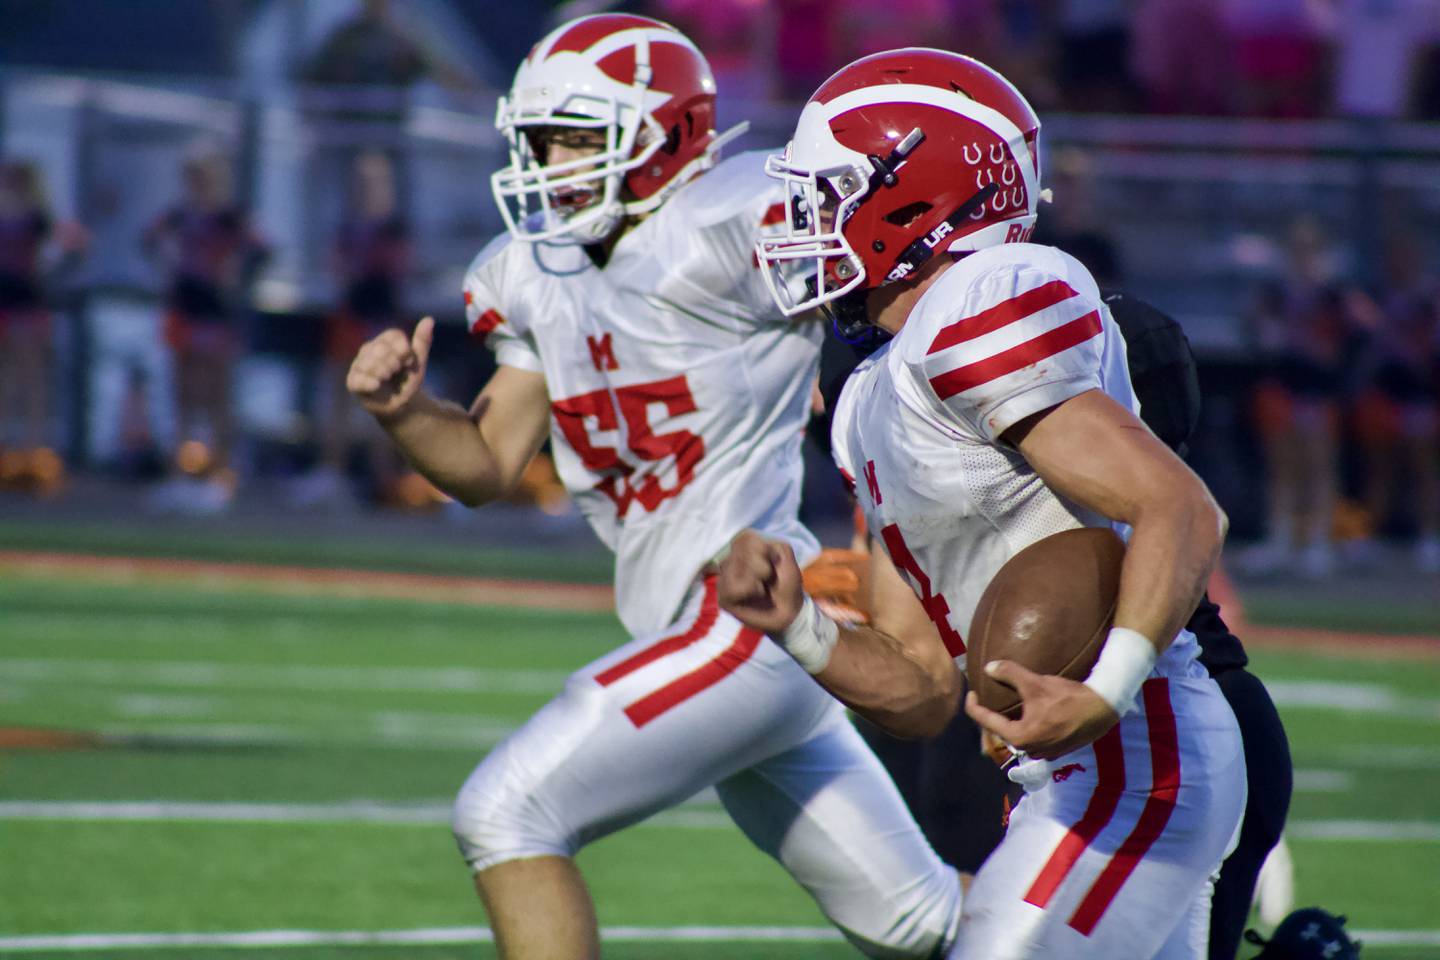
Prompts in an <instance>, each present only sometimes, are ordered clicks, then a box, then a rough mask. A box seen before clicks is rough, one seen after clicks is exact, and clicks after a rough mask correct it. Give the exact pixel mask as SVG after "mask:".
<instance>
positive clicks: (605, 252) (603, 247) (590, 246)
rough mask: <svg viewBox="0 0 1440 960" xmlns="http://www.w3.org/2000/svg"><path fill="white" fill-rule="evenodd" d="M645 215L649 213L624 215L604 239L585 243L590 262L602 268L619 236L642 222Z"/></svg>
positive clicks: (612, 251) (608, 260)
mask: <svg viewBox="0 0 1440 960" xmlns="http://www.w3.org/2000/svg"><path fill="white" fill-rule="evenodd" d="M647 216H649V214H645V213H642V214H639V215H637V216H629V217H626V218H625V219H624V220H622V221H620V226H618V227H616V228H615V230H614V232H612V233H611V234H610V236H608V237H606V238H605V239H604V240H600V241H598V242H596V243H587V244H585V247H584V250H585V255H586V256H587V257H589V258H590V262H591V263H593V264H595V267H596V268H597V269H599V270H604V269H605V265H606V264H607V263H609V262H610V257H611V255H612V254H613V253H614V252H615V245H616V244H617V243H619V242H620V238H621V237H623V236H625V234H627V233H629V232H630V231H631V230H633V229H634V228H635V227H636V226H638V225H639V224H640V223H641V222H643V221H644V219H645V218H646V217H647Z"/></svg>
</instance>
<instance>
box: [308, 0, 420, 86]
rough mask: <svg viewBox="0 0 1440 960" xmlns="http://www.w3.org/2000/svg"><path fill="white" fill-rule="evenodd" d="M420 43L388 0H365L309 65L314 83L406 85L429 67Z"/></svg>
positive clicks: (310, 76) (332, 33) (309, 72)
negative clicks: (394, 15)
mask: <svg viewBox="0 0 1440 960" xmlns="http://www.w3.org/2000/svg"><path fill="white" fill-rule="evenodd" d="M428 66H429V65H428V63H427V61H426V59H425V56H424V54H423V53H422V52H421V50H420V47H419V45H418V44H416V42H415V41H414V40H413V39H411V38H410V36H409V35H408V34H407V33H406V32H405V31H404V30H403V29H401V27H400V25H399V24H398V23H396V22H395V20H394V19H393V18H392V17H391V16H390V4H389V2H388V0H364V2H363V3H361V5H360V12H359V13H358V14H356V15H355V16H354V17H353V18H352V19H350V20H347V21H345V22H344V23H342V24H340V26H338V27H336V28H335V30H334V31H333V32H331V34H330V35H329V36H328V37H326V38H325V41H324V43H322V44H321V46H320V49H319V50H318V51H316V53H315V55H314V56H313V57H311V59H310V62H309V63H308V64H306V67H305V79H306V80H309V81H311V82H312V83H335V84H347V83H358V84H373V85H376V86H392V87H403V86H406V85H408V84H411V83H414V82H415V81H416V80H419V79H420V77H421V76H423V75H424V74H425V72H426V70H427V69H428Z"/></svg>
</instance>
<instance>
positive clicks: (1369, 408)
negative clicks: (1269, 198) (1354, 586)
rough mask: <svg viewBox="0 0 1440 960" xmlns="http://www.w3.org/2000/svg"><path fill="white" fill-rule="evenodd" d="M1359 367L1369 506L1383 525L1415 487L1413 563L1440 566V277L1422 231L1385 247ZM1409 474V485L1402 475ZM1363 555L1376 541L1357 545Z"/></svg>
mask: <svg viewBox="0 0 1440 960" xmlns="http://www.w3.org/2000/svg"><path fill="white" fill-rule="evenodd" d="M1373 308H1374V312H1375V322H1374V330H1373V332H1372V334H1371V337H1370V342H1369V345H1368V349H1367V350H1366V351H1365V359H1364V361H1363V363H1362V367H1361V378H1360V383H1361V392H1360V396H1359V400H1358V403H1357V405H1356V423H1355V428H1356V430H1355V432H1356V436H1357V438H1358V439H1359V441H1360V446H1361V450H1362V452H1363V455H1364V460H1365V506H1366V509H1367V510H1368V512H1369V514H1370V517H1371V519H1372V521H1373V523H1374V525H1375V527H1376V528H1377V529H1383V528H1384V525H1385V523H1386V521H1387V520H1388V519H1390V517H1391V513H1392V511H1393V509H1394V507H1395V506H1396V505H1397V500H1398V501H1403V500H1405V499H1407V498H1405V497H1403V495H1401V496H1398V497H1397V495H1400V494H1401V491H1402V490H1403V491H1410V492H1412V493H1413V496H1412V497H1410V498H1408V499H1409V500H1410V502H1411V503H1413V505H1414V511H1415V515H1414V518H1413V519H1414V520H1415V522H1416V527H1417V533H1418V537H1417V539H1416V542H1415V563H1416V565H1417V566H1418V567H1420V569H1422V570H1425V571H1426V572H1430V573H1435V572H1440V283H1437V281H1436V278H1435V276H1434V275H1433V274H1431V273H1430V272H1429V271H1428V270H1426V267H1425V249H1424V246H1423V245H1422V243H1421V240H1420V238H1419V237H1417V236H1415V235H1414V234H1410V233H1401V234H1397V235H1395V236H1393V237H1392V238H1391V239H1390V242H1389V244H1388V245H1387V249H1386V251H1385V286H1384V288H1383V290H1382V291H1381V292H1380V294H1379V297H1378V301H1376V302H1375V303H1374V304H1373ZM1402 478H1403V479H1404V481H1405V483H1404V486H1400V485H1397V480H1400V479H1402ZM1357 546H1358V548H1359V550H1360V558H1361V559H1370V557H1369V556H1368V554H1369V553H1370V552H1371V550H1372V549H1373V543H1371V542H1368V541H1367V542H1364V543H1361V544H1358V545H1357Z"/></svg>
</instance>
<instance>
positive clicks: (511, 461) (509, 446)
mask: <svg viewBox="0 0 1440 960" xmlns="http://www.w3.org/2000/svg"><path fill="white" fill-rule="evenodd" d="M470 416H471V418H472V419H473V420H474V421H475V426H476V429H477V430H479V431H480V436H481V437H482V439H484V441H485V445H486V447H488V448H489V450H490V453H491V455H492V456H493V457H494V458H495V464H496V467H497V468H498V470H499V472H500V476H501V478H502V479H503V481H504V484H505V487H506V489H513V487H514V486H515V484H516V483H518V482H519V480H520V476H521V474H522V473H523V472H524V470H525V466H526V465H527V464H528V463H529V462H530V460H531V458H533V457H534V456H535V454H536V453H538V452H539V450H540V447H541V446H543V445H544V443H545V438H546V436H547V435H548V434H549V431H550V394H549V391H548V390H547V388H546V386H545V376H544V374H541V373H536V372H534V371H531V370H522V369H520V368H519V367H512V366H507V365H504V364H502V365H501V366H500V367H498V368H497V369H496V371H495V374H494V376H492V377H491V378H490V381H489V382H488V383H486V384H485V388H484V389H483V390H481V391H480V394H479V396H477V397H476V398H475V402H474V404H472V405H471V407H470Z"/></svg>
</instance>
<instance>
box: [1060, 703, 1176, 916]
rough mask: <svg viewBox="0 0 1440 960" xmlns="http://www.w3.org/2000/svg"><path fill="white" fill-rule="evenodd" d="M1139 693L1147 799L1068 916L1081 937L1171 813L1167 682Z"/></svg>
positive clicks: (1171, 725) (1172, 756) (1172, 741)
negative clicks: (1146, 736)
mask: <svg viewBox="0 0 1440 960" xmlns="http://www.w3.org/2000/svg"><path fill="white" fill-rule="evenodd" d="M1141 692H1142V694H1143V695H1144V697H1145V716H1146V720H1147V721H1148V723H1149V727H1150V768H1151V771H1152V773H1151V783H1150V797H1149V799H1148V800H1146V801H1145V808H1144V809H1143V810H1141V811H1140V819H1139V820H1138V821H1136V823H1135V829H1134V830H1131V831H1130V836H1128V837H1126V838H1125V842H1124V843H1122V844H1120V849H1119V850H1116V851H1115V856H1113V857H1111V858H1110V862H1109V863H1108V864H1106V865H1105V869H1104V871H1102V872H1101V874H1100V876H1099V877H1098V878H1097V879H1096V880H1095V884H1094V886H1092V887H1091V888H1090V892H1089V893H1087V894H1085V899H1084V900H1082V901H1080V906H1079V907H1077V908H1076V910H1075V915H1074V916H1073V917H1071V918H1070V926H1072V927H1074V928H1075V929H1076V930H1078V931H1079V932H1080V933H1082V934H1084V935H1085V936H1087V937H1088V936H1090V932H1091V931H1092V930H1094V929H1095V925H1096V924H1097V923H1099V922H1100V918H1101V917H1103V916H1105V911H1106V910H1107V909H1109V907H1110V904H1111V903H1113V902H1114V900H1115V896H1116V894H1118V893H1119V892H1120V888H1121V887H1123V886H1124V885H1125V881H1126V880H1128V879H1129V878H1130V874H1132V873H1134V872H1135V868H1136V867H1137V866H1138V865H1139V863H1140V861H1141V859H1143V858H1144V856H1145V854H1146V853H1147V852H1148V851H1149V850H1150V848H1151V847H1152V846H1154V844H1155V841H1156V840H1158V839H1160V834H1161V833H1163V832H1164V831H1165V825H1166V824H1167V823H1169V822H1170V815H1171V814H1172V813H1174V812H1175V800H1176V797H1177V796H1178V795H1179V793H1180V742H1179V738H1178V736H1177V735H1176V733H1175V710H1174V708H1173V707H1171V705H1170V682H1169V681H1168V680H1165V679H1159V680H1147V681H1146V682H1145V684H1144V685H1143V686H1142V687H1141Z"/></svg>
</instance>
